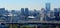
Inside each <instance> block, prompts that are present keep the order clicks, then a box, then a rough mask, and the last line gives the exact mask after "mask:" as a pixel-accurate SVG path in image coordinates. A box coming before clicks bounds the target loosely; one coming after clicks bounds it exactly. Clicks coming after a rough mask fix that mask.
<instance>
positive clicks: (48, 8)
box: [45, 3, 51, 11]
mask: <svg viewBox="0 0 60 28" xmlns="http://www.w3.org/2000/svg"><path fill="white" fill-rule="evenodd" d="M50 6H51V5H50V3H46V7H45V8H46V11H50V9H51V8H50Z"/></svg>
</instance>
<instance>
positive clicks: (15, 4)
mask: <svg viewBox="0 0 60 28" xmlns="http://www.w3.org/2000/svg"><path fill="white" fill-rule="evenodd" d="M59 2H60V0H0V8H6V10H20V8H29V9H31V10H33V9H37V10H40V9H41V8H45V4H46V3H50V4H51V9H53V8H60V4H59Z"/></svg>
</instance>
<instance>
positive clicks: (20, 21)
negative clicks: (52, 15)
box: [0, 20, 60, 23]
mask: <svg viewBox="0 0 60 28" xmlns="http://www.w3.org/2000/svg"><path fill="white" fill-rule="evenodd" d="M0 23H60V21H22V20H19V21H18V22H4V21H0Z"/></svg>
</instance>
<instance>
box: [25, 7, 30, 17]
mask: <svg viewBox="0 0 60 28" xmlns="http://www.w3.org/2000/svg"><path fill="white" fill-rule="evenodd" d="M25 15H26V16H28V15H29V10H28V8H25Z"/></svg>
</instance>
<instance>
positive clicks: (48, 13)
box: [0, 3, 60, 23]
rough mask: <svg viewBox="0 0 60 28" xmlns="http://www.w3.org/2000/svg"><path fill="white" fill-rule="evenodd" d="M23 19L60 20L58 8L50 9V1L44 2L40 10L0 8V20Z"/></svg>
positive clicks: (19, 20) (20, 20)
mask: <svg viewBox="0 0 60 28" xmlns="http://www.w3.org/2000/svg"><path fill="white" fill-rule="evenodd" d="M23 21H32V22H33V21H60V8H54V9H53V10H51V4H50V3H46V4H45V8H41V10H37V9H34V10H29V8H21V9H20V10H19V11H16V10H11V11H8V10H5V8H0V22H5V23H24V22H23Z"/></svg>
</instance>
